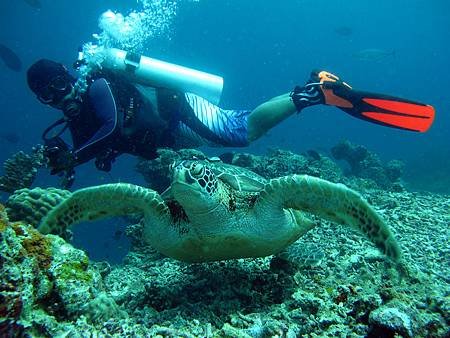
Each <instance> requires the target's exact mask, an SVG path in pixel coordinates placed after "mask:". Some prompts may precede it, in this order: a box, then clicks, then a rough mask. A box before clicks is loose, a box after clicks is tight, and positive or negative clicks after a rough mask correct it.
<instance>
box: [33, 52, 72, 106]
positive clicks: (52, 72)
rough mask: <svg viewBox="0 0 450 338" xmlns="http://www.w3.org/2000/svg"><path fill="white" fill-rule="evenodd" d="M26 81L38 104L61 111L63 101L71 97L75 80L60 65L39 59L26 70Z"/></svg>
mask: <svg viewBox="0 0 450 338" xmlns="http://www.w3.org/2000/svg"><path fill="white" fill-rule="evenodd" d="M27 81H28V86H29V87H30V89H31V90H32V91H33V93H35V94H36V96H37V98H38V100H39V101H40V102H42V103H44V104H48V105H50V106H52V107H54V108H58V109H62V108H63V106H64V102H63V101H64V100H63V99H65V98H67V97H70V96H71V95H73V85H74V83H75V78H74V77H73V76H72V75H70V74H69V72H68V70H67V68H66V67H64V65H62V64H61V63H58V62H54V61H51V60H47V59H41V60H39V61H37V62H35V63H34V64H32V65H31V67H30V68H29V69H28V71H27Z"/></svg>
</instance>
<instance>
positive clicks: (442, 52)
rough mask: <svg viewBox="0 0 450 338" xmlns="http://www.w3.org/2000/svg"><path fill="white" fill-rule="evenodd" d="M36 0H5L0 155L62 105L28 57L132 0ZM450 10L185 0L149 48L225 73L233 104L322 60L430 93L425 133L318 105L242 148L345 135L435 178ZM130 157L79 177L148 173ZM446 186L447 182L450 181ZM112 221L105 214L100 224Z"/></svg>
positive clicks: (436, 5) (75, 43) (390, 88)
mask: <svg viewBox="0 0 450 338" xmlns="http://www.w3.org/2000/svg"><path fill="white" fill-rule="evenodd" d="M41 2H42V9H40V10H36V9H34V8H32V7H31V6H29V5H28V4H27V3H26V2H25V1H21V0H15V1H8V2H7V1H2V2H1V3H0V16H1V20H0V43H2V44H4V45H7V46H9V47H10V48H11V49H13V50H14V51H15V52H16V53H17V54H18V55H19V56H20V58H21V59H22V61H23V64H24V69H23V70H22V71H21V72H14V71H12V70H10V69H8V68H7V67H6V66H4V65H3V64H2V63H1V61H0V74H1V76H0V88H1V90H0V105H1V116H2V121H1V124H0V135H2V134H5V133H11V132H13V133H16V134H17V135H18V136H19V140H18V142H14V140H5V139H2V138H0V147H1V151H0V163H2V162H3V161H4V160H5V159H7V158H8V157H10V156H11V155H12V154H14V153H15V152H17V151H19V150H25V151H29V150H30V148H31V147H32V146H33V145H35V144H36V143H39V142H40V135H41V133H42V131H43V129H44V128H45V127H47V126H48V125H49V124H50V123H51V122H53V121H54V120H56V119H57V118H59V117H60V115H59V112H58V111H55V110H53V109H51V108H49V107H45V106H43V105H41V104H40V103H39V102H38V101H37V100H36V99H35V98H34V96H33V95H32V94H31V92H30V91H29V90H28V88H27V85H26V80H25V71H26V68H27V67H28V66H29V65H30V64H31V63H33V62H34V61H36V60H37V59H39V58H43V57H45V58H50V59H54V60H56V61H60V62H63V63H65V64H67V65H69V66H70V65H71V64H72V63H73V61H74V60H75V58H76V56H77V48H78V47H79V46H80V45H81V44H83V43H84V42H87V41H90V40H92V39H91V35H92V33H95V32H98V30H99V29H98V27H97V20H98V17H99V15H100V14H101V13H103V12H104V11H106V10H107V9H112V10H114V11H116V10H117V11H121V12H122V13H128V12H129V10H131V8H127V7H126V6H125V5H124V3H125V2H124V1H119V0H115V1H112V0H109V1H105V0H97V1H86V0H85V1H77V2H75V1H67V0H59V1H50V0H42V1H41ZM127 3H130V2H127ZM132 3H133V5H136V3H135V2H132ZM136 6H137V5H136ZM448 13H450V4H449V2H448V1H446V0H434V1H426V0H397V1H392V0H380V1H361V0H340V1H338V0H336V1H325V0H322V1H317V0H286V1H275V0H273V1H272V0H270V1H269V0H265V1H255V0H233V1H224V0H200V1H198V2H191V1H189V2H188V1H186V2H180V6H179V9H178V14H177V17H176V19H175V22H174V25H173V35H172V38H171V39H158V40H156V41H151V42H150V43H149V44H148V46H147V54H148V55H149V56H152V57H156V58H160V59H164V60H167V61H170V62H175V63H178V64H182V65H186V66H189V67H193V68H197V69H201V70H205V71H209V72H213V73H217V74H221V75H222V76H223V77H224V78H225V89H224V93H223V97H222V105H223V106H224V107H227V108H249V109H251V108H253V107H255V106H256V105H258V104H259V103H261V102H262V101H264V100H266V99H269V98H270V97H272V96H275V95H278V94H281V93H284V92H287V91H290V90H291V89H292V88H293V87H294V86H295V85H296V84H303V83H304V82H305V80H306V79H307V78H308V76H309V73H310V71H311V70H312V69H315V68H323V69H327V70H330V71H332V72H334V73H336V74H338V75H340V76H341V77H342V78H343V79H344V80H346V81H347V82H349V83H350V84H351V85H353V86H354V87H355V88H359V89H363V90H367V91H374V92H380V93H386V94H391V95H397V96H402V97H405V98H410V99H413V100H418V101H422V102H425V103H428V104H432V105H434V106H435V108H436V112H437V117H436V121H435V123H434V126H433V127H432V129H431V130H430V131H429V132H427V133H425V134H418V133H411V132H406V131H400V130H395V129H389V128H384V127H380V126H377V125H374V124H370V123H367V122H363V121H360V120H357V119H354V118H352V117H350V116H348V115H345V114H344V113H342V112H340V111H339V110H337V109H334V108H331V107H313V108H310V109H307V110H305V111H304V112H302V113H301V114H300V115H298V116H294V117H292V118H289V119H288V120H287V121H285V122H284V123H282V124H281V125H279V126H277V127H276V128H274V129H273V130H272V131H270V132H269V134H268V135H267V136H265V137H263V138H261V139H260V140H258V141H257V142H255V143H254V144H253V145H252V146H251V147H249V148H248V149H246V150H245V151H250V152H256V153H264V152H265V151H266V149H267V148H268V147H281V148H285V149H290V150H292V151H296V152H301V151H305V150H307V149H311V148H312V149H318V150H320V151H326V150H328V149H329V148H330V147H332V146H333V145H335V144H336V143H337V142H338V141H340V140H342V139H348V140H350V141H351V142H354V143H357V144H362V145H364V146H366V147H367V148H369V149H370V150H373V151H375V152H377V153H378V154H379V155H380V156H381V157H382V159H383V160H389V159H401V160H404V161H405V162H406V164H407V174H408V175H409V176H408V179H409V180H410V181H412V182H414V181H417V182H419V181H420V182H425V183H426V182H433V181H434V177H435V176H434V175H437V174H436V173H437V172H442V171H446V172H448V171H449V170H450V160H449V158H450V150H449V148H450V147H449V146H450V140H449V139H450V137H449V135H450V133H449V129H450V112H449V103H450V98H449V97H450V95H449V93H448V92H447V89H448V86H449V85H448V79H450V67H449V60H450V49H449V48H450V47H449V41H450V24H449V21H448ZM343 26H345V27H348V28H350V30H351V32H350V34H349V35H342V34H339V33H338V32H337V31H336V30H338V29H339V28H340V27H343ZM366 48H378V49H383V50H387V51H395V55H394V56H388V57H386V58H384V59H382V60H378V61H377V60H360V59H357V58H354V57H353V56H352V54H353V53H355V52H357V51H359V50H362V49H366ZM133 166H134V160H131V161H130V157H124V158H121V159H120V160H119V161H118V162H117V163H116V164H115V166H114V169H113V170H112V172H111V173H110V174H105V173H101V172H98V171H96V170H95V169H94V166H93V164H92V163H89V164H87V165H84V166H82V167H81V168H80V169H78V178H77V181H76V184H75V186H74V188H79V187H82V186H86V185H89V184H98V183H104V182H110V181H117V180H119V179H120V180H122V181H129V182H134V183H143V181H142V178H141V177H139V176H138V175H137V174H136V173H135V172H134V170H133ZM56 182H57V181H56V180H55V179H54V178H53V177H50V176H49V175H47V174H46V173H41V174H40V177H39V181H38V183H39V185H53V184H55V183H56ZM434 183H436V182H434ZM443 184H447V185H448V182H447V183H443ZM442 190H447V191H449V190H450V186H445V187H442ZM110 228H111V227H110V226H108V225H107V224H106V225H104V229H102V230H101V231H106V232H108V231H110ZM114 230H115V229H114ZM82 231H85V232H86V233H88V232H89V231H91V230H88V229H87V228H84V229H83V230H82ZM83 237H84V236H82V237H81V238H82V239H81V242H83V243H85V241H87V239H86V238H83ZM108 245H109V244H108ZM93 246H94V247H95V245H94V244H93ZM97 248H98V245H97ZM99 250H100V249H99ZM102 250H103V249H102ZM105 250H108V248H106V249H105ZM100 251H101V250H100Z"/></svg>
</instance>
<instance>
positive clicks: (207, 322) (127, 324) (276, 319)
mask: <svg viewBox="0 0 450 338" xmlns="http://www.w3.org/2000/svg"><path fill="white" fill-rule="evenodd" d="M192 156H196V157H199V158H202V156H204V155H203V154H202V153H200V152H198V151H184V152H178V153H176V152H173V151H168V150H164V151H162V152H161V158H160V159H158V160H155V161H142V162H141V163H140V164H139V165H138V166H139V170H140V171H141V172H142V173H143V174H144V176H145V177H146V179H147V180H148V181H149V183H151V185H152V187H159V189H161V190H164V189H165V186H164V185H165V183H164V181H163V180H167V181H166V182H168V178H167V171H166V170H167V169H166V168H165V166H166V165H168V164H170V163H171V162H172V161H173V160H174V159H175V158H192ZM221 157H222V158H223V159H224V160H226V161H227V162H231V163H234V164H238V163H239V164H242V165H244V166H246V167H248V168H256V169H255V171H258V172H259V173H260V174H263V175H265V176H266V177H273V176H280V175H283V174H287V173H289V172H290V171H291V170H292V171H296V172H297V171H300V173H301V172H304V173H308V174H313V172H314V171H315V172H316V176H319V175H320V177H324V178H326V179H330V180H333V181H335V182H336V181H338V182H340V181H344V182H345V183H346V184H349V185H351V186H353V187H355V188H356V189H358V190H359V191H361V192H362V193H363V195H364V197H365V198H366V199H367V200H368V201H369V202H370V203H371V204H372V205H374V206H375V207H376V208H377V209H379V211H380V213H382V215H383V217H384V218H385V219H386V221H387V222H388V223H389V224H390V225H391V226H392V228H393V229H394V231H395V236H396V238H397V239H399V241H400V242H401V246H402V248H403V249H404V260H405V262H406V264H407V269H406V272H407V274H405V275H399V274H398V273H397V271H395V270H394V269H391V268H389V267H388V266H387V265H386V263H385V260H384V259H383V256H382V255H381V254H380V252H378V251H377V250H376V249H375V248H374V247H373V246H371V244H370V243H368V242H367V240H365V239H364V238H362V237H361V236H359V235H357V234H355V233H353V232H352V231H351V230H349V229H347V228H345V227H336V226H335V225H332V224H329V223H328V222H324V221H322V222H321V224H320V226H318V227H316V228H315V229H313V230H312V231H310V232H309V233H308V234H306V235H305V236H303V237H302V238H301V239H300V240H299V241H297V242H296V244H295V248H293V251H292V252H290V253H287V254H293V255H295V257H298V259H299V264H291V263H286V262H285V261H283V260H280V259H279V258H275V257H265V258H258V259H239V260H230V261H221V262H214V263H203V264H186V263H182V262H178V261H175V260H173V259H170V258H167V257H163V256H162V255H161V254H159V253H157V252H156V251H154V250H153V249H152V248H149V247H148V246H146V245H144V243H143V242H142V235H141V233H142V224H140V223H138V222H136V224H133V225H129V226H128V229H127V232H126V233H127V235H128V236H130V237H131V239H132V249H131V251H130V252H129V253H128V254H127V256H126V257H125V259H124V261H123V263H122V264H120V265H118V266H109V265H108V264H107V263H104V262H103V263H91V262H89V260H88V258H87V256H86V254H84V253H83V252H82V251H80V250H78V249H75V248H73V247H72V246H71V245H70V244H68V243H67V242H65V241H64V240H63V239H61V238H59V237H57V236H53V235H47V236H43V235H41V234H39V233H38V232H37V231H36V230H35V229H34V228H33V227H32V226H30V225H28V224H26V223H25V221H21V222H18V221H11V220H10V219H8V215H7V212H11V214H14V212H16V211H15V210H14V208H15V207H12V206H11V207H8V209H5V208H4V207H0V273H1V275H0V276H1V277H0V336H8V337H20V336H26V335H31V336H70V337H84V336H93V337H94V336H109V337H154V336H159V337H275V336H278V337H300V336H307V337H380V336H382V337H394V336H398V337H448V336H449V335H450V315H449V314H450V298H449V295H450V286H449V285H450V279H449V277H448V276H450V266H449V264H448V262H449V261H450V248H449V246H448V238H450V228H449V226H448V225H449V224H450V214H449V210H450V202H449V201H450V197H449V196H440V195H435V194H431V193H411V192H407V191H404V190H403V191H393V190H392V189H391V188H389V189H391V190H389V191H386V190H381V189H380V185H377V184H371V183H365V182H366V178H364V179H362V178H354V177H343V176H342V174H341V172H340V170H339V169H337V167H336V164H334V163H333V162H332V161H331V160H330V159H328V158H326V157H324V156H320V157H317V156H302V155H296V154H292V153H290V152H284V151H274V152H272V154H270V155H266V156H252V155H249V154H226V155H223V156H221ZM383 168H384V169H383V170H385V171H386V170H388V169H387V167H386V166H384V167H383ZM308 170H309V171H308ZM333 175H335V176H333ZM384 175H387V174H386V172H385V173H384ZM396 175H398V173H397V174H395V166H394V176H396ZM367 182H368V181H367ZM361 184H365V185H366V186H367V187H369V188H370V189H367V190H365V189H361ZM358 187H359V188H358ZM36 191H38V190H36ZM51 191H52V190H47V192H49V194H51ZM19 194H20V193H19ZM27 194H28V196H31V195H32V193H31V191H28V192H27ZM45 194H46V193H45V191H40V192H39V193H38V194H37V195H36V196H35V197H33V198H34V199H33V198H31V197H26V198H24V197H23V196H22V197H21V198H22V201H25V202H24V203H28V205H29V207H30V210H31V212H30V213H24V215H25V216H20V217H18V218H14V219H17V220H19V219H27V220H30V221H33V222H36V221H38V220H39V219H40V217H42V215H43V214H45V212H46V210H48V209H46V208H44V210H43V211H39V210H35V211H36V214H37V216H33V206H34V205H35V204H33V203H32V202H31V201H32V200H34V201H37V200H39V199H40V198H41V197H38V196H43V195H45ZM25 195H26V194H25ZM25 195H24V196H25ZM58 196H59V195H58ZM61 196H62V195H61ZM30 198H31V200H30ZM56 199H57V197H55V196H53V200H56ZM18 201H19V202H18V203H19V204H20V199H19V200H18ZM52 203H53V202H50V203H49V206H50V205H52ZM55 203H56V202H55ZM11 205H12V204H11ZM27 215H28V216H27ZM39 215H40V216H39ZM15 217H17V216H15ZM26 217H28V218H26ZM26 222H28V221H26ZM302 248H303V253H304V255H303V257H302V255H301V253H302Z"/></svg>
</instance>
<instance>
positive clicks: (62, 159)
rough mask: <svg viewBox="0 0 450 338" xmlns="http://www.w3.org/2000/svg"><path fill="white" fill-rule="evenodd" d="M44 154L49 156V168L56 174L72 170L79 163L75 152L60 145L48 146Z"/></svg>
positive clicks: (51, 172) (52, 173)
mask: <svg viewBox="0 0 450 338" xmlns="http://www.w3.org/2000/svg"><path fill="white" fill-rule="evenodd" d="M44 156H45V157H46V158H47V168H49V169H51V171H50V174H51V175H56V174H59V173H61V172H63V171H71V170H73V168H74V167H75V166H76V163H77V161H76V156H75V155H74V154H73V152H71V151H69V150H66V149H61V148H60V147H58V146H54V147H46V148H45V150H44Z"/></svg>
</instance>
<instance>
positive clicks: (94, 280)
mask: <svg viewBox="0 0 450 338" xmlns="http://www.w3.org/2000/svg"><path fill="white" fill-rule="evenodd" d="M0 224H1V225H0V276H1V277H0V299H1V306H0V336H2V337H6V336H8V337H9V336H11V337H21V336H23V334H24V333H27V334H31V335H33V336H55V335H58V334H62V333H64V332H66V330H67V327H68V326H70V325H66V324H67V323H68V322H70V321H74V320H76V319H77V318H78V317H79V316H80V315H82V316H85V317H86V318H89V319H91V321H92V322H96V321H97V320H102V321H103V319H104V317H103V316H99V313H102V314H103V313H106V314H108V316H109V315H113V316H116V317H117V318H121V317H124V316H125V315H124V312H123V311H121V310H120V309H119V308H118V306H117V304H115V301H114V300H113V299H112V298H111V297H110V296H108V295H106V294H105V293H104V288H103V285H102V278H101V276H100V274H99V273H98V272H97V271H96V270H95V269H93V268H92V267H90V266H89V259H88V257H87V256H86V254H85V253H84V252H83V251H81V250H79V249H75V248H73V247H72V246H71V245H70V244H68V243H66V242H65V241H64V240H63V239H62V238H60V237H57V236H53V235H47V236H44V235H42V234H40V233H39V232H38V231H37V230H36V229H34V227H32V226H30V225H28V224H25V223H21V222H10V221H9V220H8V218H7V214H6V212H5V210H4V207H3V206H2V207H1V218H0ZM106 309H109V312H107V311H106ZM108 318H109V317H108Z"/></svg>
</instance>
